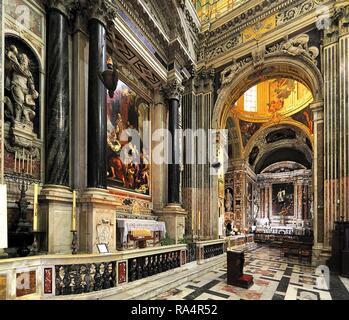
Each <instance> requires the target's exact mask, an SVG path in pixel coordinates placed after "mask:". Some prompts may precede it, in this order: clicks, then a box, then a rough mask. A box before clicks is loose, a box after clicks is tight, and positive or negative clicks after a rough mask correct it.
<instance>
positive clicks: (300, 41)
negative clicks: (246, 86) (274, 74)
mask: <svg viewBox="0 0 349 320" xmlns="http://www.w3.org/2000/svg"><path fill="white" fill-rule="evenodd" d="M309 40H310V38H309V36H308V35H306V34H301V35H298V36H296V37H294V38H292V39H289V40H286V41H282V42H280V43H277V44H275V45H274V46H272V47H268V48H265V47H262V48H261V49H259V51H257V50H256V51H254V52H252V54H251V55H250V56H247V57H244V58H242V59H240V60H238V61H237V60H234V61H233V63H232V65H230V66H229V67H227V68H226V69H225V70H224V71H223V72H222V76H221V81H222V87H224V86H227V85H229V84H230V83H231V82H232V81H233V80H234V78H235V76H236V74H237V73H238V72H239V71H240V70H242V69H243V68H244V67H245V66H247V65H250V64H251V63H252V64H253V66H254V67H255V68H257V67H259V66H261V65H263V63H264V58H265V57H268V56H270V55H275V54H279V55H280V54H281V55H290V56H293V57H296V56H299V57H303V58H305V59H308V60H310V61H311V63H313V64H314V65H317V57H318V56H319V53H320V51H319V49H318V48H317V47H315V46H312V47H309V46H308V43H309Z"/></svg>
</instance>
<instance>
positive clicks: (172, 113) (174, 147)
mask: <svg viewBox="0 0 349 320" xmlns="http://www.w3.org/2000/svg"><path fill="white" fill-rule="evenodd" d="M166 91H167V99H168V114H169V120H168V123H169V125H168V126H169V132H170V134H171V141H170V144H169V150H168V152H169V153H170V156H169V164H168V203H169V204H179V203H180V190H179V188H180V156H181V150H180V141H179V139H180V137H179V134H178V129H179V104H180V99H181V95H182V94H183V91H184V89H183V87H182V86H181V84H180V83H179V82H177V81H174V82H172V83H171V84H170V85H169V86H168V87H167V88H166Z"/></svg>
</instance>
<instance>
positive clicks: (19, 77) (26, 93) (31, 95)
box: [5, 45, 39, 125]
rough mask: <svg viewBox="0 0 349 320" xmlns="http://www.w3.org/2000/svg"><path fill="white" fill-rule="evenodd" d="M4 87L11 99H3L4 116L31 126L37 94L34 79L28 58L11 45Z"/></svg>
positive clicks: (7, 55) (8, 52) (7, 53)
mask: <svg viewBox="0 0 349 320" xmlns="http://www.w3.org/2000/svg"><path fill="white" fill-rule="evenodd" d="M5 66H6V73H7V74H6V80H7V83H6V87H7V89H8V90H9V91H10V92H11V95H12V99H10V98H9V97H5V103H6V114H7V115H8V116H9V117H10V118H12V119H14V120H16V121H18V122H21V123H23V124H29V125H32V124H33V119H34V117H35V100H36V99H37V98H38V97H39V93H38V92H37V91H36V90H35V85H34V78H33V75H32V73H31V72H30V68H29V58H28V56H27V55H26V54H25V53H19V52H18V49H17V47H16V46H14V45H11V46H10V47H9V48H8V50H7V52H6V65H5Z"/></svg>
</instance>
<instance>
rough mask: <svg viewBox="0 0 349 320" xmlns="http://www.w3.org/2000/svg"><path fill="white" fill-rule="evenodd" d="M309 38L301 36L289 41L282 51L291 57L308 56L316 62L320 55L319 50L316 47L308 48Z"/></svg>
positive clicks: (304, 35)
mask: <svg viewBox="0 0 349 320" xmlns="http://www.w3.org/2000/svg"><path fill="white" fill-rule="evenodd" d="M308 43H309V36H308V35H306V34H301V35H299V36H297V37H295V38H292V39H290V40H288V41H287V42H286V43H285V44H284V45H283V46H282V50H283V51H284V52H286V53H288V54H290V55H291V56H302V55H303V56H306V57H309V58H310V59H312V60H315V59H316V58H317V57H318V55H319V53H320V52H319V49H318V48H316V47H308Z"/></svg>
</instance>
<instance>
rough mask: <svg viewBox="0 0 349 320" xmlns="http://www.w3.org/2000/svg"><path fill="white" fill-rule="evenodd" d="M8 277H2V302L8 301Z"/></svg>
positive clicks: (0, 283) (0, 284) (0, 281)
mask: <svg viewBox="0 0 349 320" xmlns="http://www.w3.org/2000/svg"><path fill="white" fill-rule="evenodd" d="M6 291H7V277H6V275H0V300H6Z"/></svg>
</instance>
